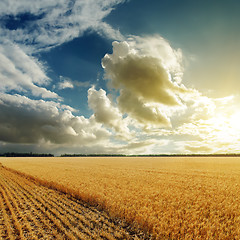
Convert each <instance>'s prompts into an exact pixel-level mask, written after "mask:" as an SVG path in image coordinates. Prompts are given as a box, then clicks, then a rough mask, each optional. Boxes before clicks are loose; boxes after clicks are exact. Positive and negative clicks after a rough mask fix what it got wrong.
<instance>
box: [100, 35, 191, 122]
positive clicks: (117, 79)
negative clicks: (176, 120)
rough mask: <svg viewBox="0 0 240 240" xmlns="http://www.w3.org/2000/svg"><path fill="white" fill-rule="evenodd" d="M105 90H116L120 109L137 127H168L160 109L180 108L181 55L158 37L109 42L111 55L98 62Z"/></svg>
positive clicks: (167, 119)
mask: <svg viewBox="0 0 240 240" xmlns="http://www.w3.org/2000/svg"><path fill="white" fill-rule="evenodd" d="M102 66H103V68H104V70H105V78H106V79H108V80H109V86H110V87H113V88H115V89H117V90H120V96H119V98H118V99H117V101H118V104H119V107H120V109H121V110H122V111H123V112H126V113H127V114H129V115H131V117H133V118H135V119H137V120H138V121H139V122H141V123H144V122H145V123H146V124H147V123H150V124H155V125H159V126H164V125H165V126H170V120H169V118H168V117H167V116H166V114H164V113H163V111H162V110H161V107H162V106H168V107H177V106H182V105H183V103H182V101H181V98H180V95H181V94H186V93H188V92H190V90H189V89H187V88H186V87H185V86H184V85H183V84H181V76H182V74H183V68H182V66H181V51H180V50H173V49H172V48H171V46H170V44H169V43H168V42H167V41H166V40H164V39H163V38H162V37H160V36H155V37H151V38H150V37H147V38H140V37H133V36H132V37H131V38H130V39H129V41H128V42H127V41H124V42H116V41H115V42H113V53H112V54H106V55H105V56H104V58H103V59H102Z"/></svg>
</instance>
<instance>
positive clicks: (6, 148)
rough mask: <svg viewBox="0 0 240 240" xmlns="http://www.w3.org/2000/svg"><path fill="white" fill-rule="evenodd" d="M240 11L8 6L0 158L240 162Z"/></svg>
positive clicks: (112, 1)
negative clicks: (222, 157)
mask: <svg viewBox="0 0 240 240" xmlns="http://www.w3.org/2000/svg"><path fill="white" fill-rule="evenodd" d="M239 10H240V1H237V0H212V1H208V0H201V1H200V0H197V1H192V0H182V1H179V0H150V1H146V0H88V1H83V0H69V1H67V0H59V1H55V0H36V1H32V0H21V1H18V0H2V1H1V2H0V153H4V152H12V151H14V152H37V153H53V154H55V155H60V154H64V153H68V154H74V153H78V154H201V153H207V154H212V153H213V154H215V153H240V141H239V140H240V124H239V123H240V121H239V119H240V101H239V100H240V92H239V89H240V79H239V76H240V68H239V63H240V62H239V59H240V29H239V22H240V15H239Z"/></svg>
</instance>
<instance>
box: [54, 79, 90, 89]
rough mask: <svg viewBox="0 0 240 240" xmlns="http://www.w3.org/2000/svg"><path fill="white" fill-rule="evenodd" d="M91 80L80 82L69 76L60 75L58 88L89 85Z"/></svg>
mask: <svg viewBox="0 0 240 240" xmlns="http://www.w3.org/2000/svg"><path fill="white" fill-rule="evenodd" d="M89 86H90V82H88V81H85V82H78V81H73V80H71V79H70V78H68V77H63V76H60V82H59V83H58V85H57V87H58V89H60V90H62V89H66V88H74V87H89Z"/></svg>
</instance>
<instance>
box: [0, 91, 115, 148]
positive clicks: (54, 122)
mask: <svg viewBox="0 0 240 240" xmlns="http://www.w3.org/2000/svg"><path fill="white" fill-rule="evenodd" d="M71 110H72V109H71V108H70V107H68V106H65V105H61V104H59V103H56V102H53V101H44V100H31V99H29V98H27V97H24V96H20V95H9V94H0V112H1V115H0V141H2V142H8V143H20V144H30V143H31V144H33V143H35V144H44V143H45V144H46V143H48V144H53V145H54V144H61V145H89V144H94V143H97V142H99V141H103V140H105V139H108V138H109V136H110V135H111V134H110V132H109V131H107V130H106V129H104V128H102V127H101V124H99V123H97V122H96V121H95V119H94V118H90V119H86V118H85V117H83V116H74V115H73V114H72V111H71Z"/></svg>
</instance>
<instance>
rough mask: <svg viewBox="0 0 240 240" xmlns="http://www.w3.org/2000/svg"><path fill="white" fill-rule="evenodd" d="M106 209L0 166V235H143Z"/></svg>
mask: <svg viewBox="0 0 240 240" xmlns="http://www.w3.org/2000/svg"><path fill="white" fill-rule="evenodd" d="M145 238H147V237H146V236H145V235H144V234H142V233H141V232H138V233H137V232H134V231H133V230H132V229H131V228H129V226H128V225H126V224H124V223H122V222H120V221H116V220H115V221H114V219H111V218H109V217H108V216H107V214H106V213H104V212H102V211H99V210H97V209H96V208H94V207H90V206H89V205H88V204H86V203H83V202H81V201H78V200H76V199H73V198H70V197H69V196H67V195H66V194H61V193H59V192H58V191H54V190H51V189H48V188H45V187H43V186H40V185H39V184H37V183H36V182H33V181H30V180H28V179H26V178H25V177H23V176H19V175H18V174H16V173H12V172H11V171H9V170H6V169H4V168H2V167H0V239H12V240H14V239H26V240H30V239H60V240H62V239H82V240H85V239H86V240H87V239H145Z"/></svg>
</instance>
